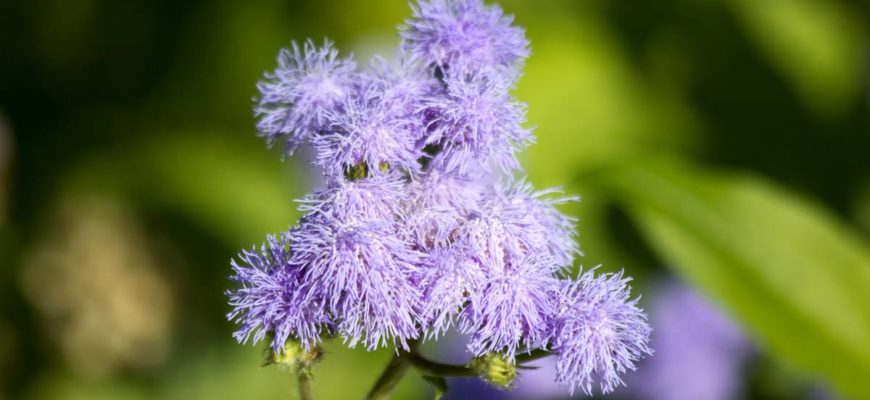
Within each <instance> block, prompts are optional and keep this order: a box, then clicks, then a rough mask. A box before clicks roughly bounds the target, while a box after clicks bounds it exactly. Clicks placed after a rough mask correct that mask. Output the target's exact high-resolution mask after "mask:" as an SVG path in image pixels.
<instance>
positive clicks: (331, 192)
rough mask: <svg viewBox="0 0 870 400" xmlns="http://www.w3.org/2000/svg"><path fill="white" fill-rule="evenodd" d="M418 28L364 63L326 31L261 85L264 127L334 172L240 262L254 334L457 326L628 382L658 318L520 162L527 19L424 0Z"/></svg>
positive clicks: (357, 335) (275, 339)
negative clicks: (588, 263) (518, 88)
mask: <svg viewBox="0 0 870 400" xmlns="http://www.w3.org/2000/svg"><path fill="white" fill-rule="evenodd" d="M400 32H401V37H402V45H401V48H400V53H401V54H402V57H400V60H399V61H397V62H392V63H391V62H388V61H385V60H383V59H380V58H376V59H375V60H373V61H372V62H371V63H370V67H369V68H367V69H365V70H364V71H359V70H358V69H357V68H356V64H355V63H354V62H353V61H352V60H351V59H350V58H341V57H339V56H338V53H337V51H336V50H335V49H334V48H333V46H332V44H331V43H330V42H325V43H324V44H323V45H322V46H319V47H318V46H317V45H315V44H314V43H312V42H310V41H309V42H306V43H305V44H304V45H302V46H299V45H294V46H293V49H292V50H290V51H288V50H284V51H282V52H281V53H280V54H279V56H278V68H277V69H276V70H275V71H273V72H271V73H267V74H266V77H265V80H263V81H262V82H261V83H260V84H259V85H258V88H259V90H260V93H261V95H260V97H259V99H258V100H257V104H256V107H255V112H256V114H257V116H258V124H257V128H258V131H259V134H260V135H261V136H262V137H263V138H264V139H265V140H266V141H267V143H268V144H270V145H271V144H274V143H275V142H278V141H283V142H285V143H286V148H285V150H286V153H287V154H292V153H293V151H294V150H295V149H296V148H298V147H299V146H302V145H307V146H310V147H311V148H313V151H314V154H315V157H314V159H313V164H314V165H315V166H317V167H319V169H320V170H321V171H322V173H323V175H324V178H325V182H326V184H325V188H323V189H321V190H318V191H316V192H315V193H313V194H311V195H309V196H307V197H305V198H304V199H302V200H300V204H301V206H300V210H301V211H303V212H304V213H305V215H304V216H303V217H302V219H301V221H300V222H299V224H298V225H297V226H295V227H293V228H291V229H290V230H289V231H288V232H286V233H283V234H281V235H279V236H274V237H269V238H268V239H267V241H266V243H265V244H264V245H263V246H262V248H261V249H260V251H256V249H254V250H252V251H250V252H243V253H242V254H241V256H240V260H239V261H238V262H234V263H233V269H234V272H235V274H234V275H233V277H232V279H233V280H235V281H237V282H238V283H239V285H240V287H239V288H237V289H234V290H231V291H229V293H228V295H229V298H230V304H231V306H233V311H232V312H231V313H230V314H229V318H230V319H232V320H234V321H236V322H238V323H239V324H240V325H241V328H240V329H239V330H238V331H237V332H236V334H235V336H236V338H237V339H238V340H239V341H240V342H245V341H247V340H249V339H251V338H252V339H253V341H254V342H256V341H259V340H261V339H263V338H265V337H266V336H267V335H268V336H269V337H270V338H271V341H272V343H271V344H272V347H273V349H274V351H276V352H280V351H281V350H282V349H283V347H284V344H285V342H286V341H287V340H288V339H292V340H294V341H298V342H300V343H301V344H302V346H303V347H305V348H306V349H307V348H310V347H312V346H315V345H316V344H317V343H318V342H319V341H320V340H322V338H324V337H330V336H337V337H341V338H342V339H343V340H344V341H345V343H347V344H348V345H349V346H351V347H353V346H356V345H358V344H359V345H362V346H364V347H365V348H367V349H369V350H374V349H377V348H381V347H385V346H396V347H397V348H404V349H408V348H409V343H410V342H411V341H413V340H419V339H433V338H437V337H439V336H440V335H442V334H443V333H444V332H446V331H447V330H449V329H451V328H453V329H457V330H459V331H460V332H463V333H465V334H468V335H469V337H470V341H469V343H468V350H469V352H471V353H473V354H474V355H475V356H484V355H486V354H491V353H498V354H500V355H501V356H502V357H504V358H505V359H507V360H510V362H513V360H514V357H515V356H516V355H517V354H520V353H524V352H531V351H532V350H535V349H546V350H549V351H553V352H554V353H556V354H558V355H559V357H560V358H559V372H558V377H557V379H558V381H560V382H561V383H564V384H565V385H566V386H569V387H570V388H571V390H574V389H575V388H581V389H582V390H584V391H585V392H587V393H588V392H591V384H592V381H593V380H594V379H600V380H601V388H602V390H603V391H605V392H606V391H610V390H612V389H613V388H614V387H615V386H616V385H618V384H620V383H621V382H622V380H621V378H620V376H619V374H620V373H622V372H624V371H625V370H626V369H633V368H634V364H635V362H636V361H637V360H638V359H639V358H640V357H642V356H643V355H644V354H649V353H650V350H649V348H648V347H647V341H648V336H649V332H650V330H649V327H648V325H647V323H646V320H645V316H644V314H643V313H642V311H641V310H640V309H639V308H638V307H637V305H636V302H635V301H634V300H631V299H630V298H629V288H628V286H627V285H626V282H627V279H624V278H623V277H622V275H621V274H616V275H612V274H599V275H597V276H596V275H594V274H593V272H592V271H587V272H586V273H584V274H582V275H581V276H580V278H579V279H576V280H571V279H568V278H566V276H567V275H568V274H567V269H568V268H570V267H571V265H572V263H573V259H574V256H575V255H577V254H578V253H579V250H578V247H577V244H576V243H577V242H576V240H575V237H574V236H575V232H576V229H575V226H574V220H573V219H571V218H568V217H566V216H564V215H562V214H561V213H560V212H559V211H558V210H557V208H556V207H557V206H558V205H559V204H561V203H564V202H570V201H573V200H574V198H571V197H560V196H559V195H558V191H557V190H553V189H550V190H544V191H536V190H534V189H533V188H532V186H531V185H530V184H528V183H526V182H525V180H524V179H519V180H517V179H515V176H516V175H521V173H522V171H521V167H520V164H519V163H518V161H517V158H516V154H517V152H519V151H520V150H522V149H523V148H525V147H526V146H527V145H529V144H530V143H531V142H532V141H533V136H532V134H531V130H530V129H528V128H525V127H523V124H524V123H525V106H524V105H523V104H522V103H519V102H518V101H516V100H515V99H514V98H513V97H512V95H511V89H512V88H513V87H514V85H515V83H516V80H517V79H518V78H519V77H520V75H521V72H520V68H521V66H522V63H523V61H524V59H525V58H526V57H527V56H528V54H529V48H528V42H527V40H526V39H525V36H524V32H523V30H522V29H521V28H518V27H515V26H513V25H512V18H511V17H509V16H506V15H504V14H503V13H502V11H501V9H499V8H497V7H495V6H487V5H485V4H483V2H482V1H481V0H429V1H425V0H422V1H420V2H419V3H418V4H417V6H416V7H414V9H413V16H412V18H411V19H409V20H408V21H407V23H406V25H405V26H404V27H402V28H401V30H400Z"/></svg>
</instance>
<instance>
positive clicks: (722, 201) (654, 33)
mask: <svg viewBox="0 0 870 400" xmlns="http://www.w3.org/2000/svg"><path fill="white" fill-rule="evenodd" d="M501 3H502V5H503V6H504V8H505V9H506V10H507V11H508V12H509V13H513V14H515V16H516V21H517V23H518V24H520V25H522V26H525V27H526V29H527V35H528V37H529V39H530V40H531V43H532V51H533V54H532V57H531V58H530V59H529V61H528V63H527V67H526V73H525V76H524V78H523V79H522V80H521V81H520V84H519V87H518V89H517V91H516V94H517V96H518V97H519V98H520V100H522V101H524V102H527V103H528V104H529V121H530V124H531V125H534V126H536V130H535V132H536V135H537V138H538V142H537V144H535V145H534V146H532V147H531V148H529V149H528V150H526V151H525V152H524V153H523V155H522V158H523V161H524V164H525V166H526V168H527V170H528V173H529V175H530V177H531V180H532V181H533V182H534V183H535V184H536V185H538V187H545V186H551V185H563V186H564V187H565V188H566V191H567V192H569V193H572V194H579V195H581V196H582V197H583V201H582V202H581V203H579V204H577V205H572V206H570V207H568V208H566V209H565V211H566V212H567V213H570V214H572V215H575V216H579V218H580V222H579V227H580V232H581V234H580V242H581V245H582V247H583V250H584V252H585V254H586V255H585V257H583V258H582V259H581V260H580V261H579V262H578V264H582V265H584V266H594V265H597V264H604V265H605V266H606V267H605V268H607V269H617V268H620V267H624V268H626V270H627V271H628V273H629V274H630V275H632V276H634V277H635V278H636V280H635V293H639V294H644V295H645V291H646V289H647V288H649V287H652V286H653V285H654V284H655V283H656V282H657V281H660V280H661V279H666V278H665V277H666V276H668V275H670V274H676V275H679V276H680V277H681V278H682V279H683V280H685V281H687V282H689V283H691V284H692V285H693V286H695V287H697V288H698V290H699V291H701V292H702V293H704V294H705V295H706V296H708V297H709V298H710V299H712V300H713V301H714V302H716V303H717V304H720V305H721V306H722V307H723V309H724V310H726V312H727V313H728V314H729V315H731V316H732V317H733V318H735V319H736V320H737V321H739V322H740V323H741V324H742V326H743V327H744V329H745V330H746V331H747V332H748V333H749V334H750V335H751V336H752V338H753V340H754V341H755V342H756V343H758V345H759V347H760V348H761V349H762V350H761V354H762V355H761V356H760V359H759V361H757V362H756V363H755V366H753V367H752V368H748V369H747V372H746V374H745V375H746V379H747V382H749V384H748V385H747V387H748V392H747V396H748V397H750V398H763V399H791V398H800V396H803V395H804V394H805V393H804V392H803V389H801V388H805V387H806V386H805V383H806V382H821V383H822V384H824V385H826V386H827V387H831V388H833V389H832V390H833V391H835V392H837V393H840V395H841V396H843V397H844V398H866V397H870V379H867V377H870V241H868V238H870V121H868V116H870V104H868V96H870V86H868V83H870V26H868V21H870V18H868V15H870V13H868V11H870V3H868V2H866V1H854V2H852V1H846V0H659V1H655V2H644V1H636V0H609V1H605V0H584V1H568V0H564V1H556V0H548V1H536V2H531V1H521V0H504V1H502V2H501ZM409 14H410V11H409V9H408V7H407V4H405V3H404V2H403V1H393V0H390V1H386V0H377V1H373V0H368V1H362V0H358V1H351V0H341V1H329V2H326V1H314V0H311V1H295V0H257V1H246V2H240V1H226V0H219V1H199V0H192V1H173V0H156V1H110V0H29V1H14V0H13V1H11V2H10V1H9V0H6V1H3V2H0V310H2V313H0V399H7V398H8V399H12V398H22V399H146V398H148V399H151V398H159V399H282V398H291V396H292V395H293V386H292V382H291V379H290V378H289V377H288V376H287V374H286V373H285V372H282V371H280V370H277V369H276V368H260V367H259V365H260V364H261V362H262V354H261V351H262V349H261V348H260V347H258V348H255V347H251V346H240V345H237V344H235V343H234V342H233V340H232V338H231V336H230V333H231V332H232V330H233V327H232V325H231V324H230V323H228V322H227V321H226V320H225V318H224V314H225V313H226V312H227V311H229V310H228V306H227V305H226V301H225V297H224V295H223V291H224V290H226V289H227V288H229V287H230V283H229V282H228V281H227V279H226V277H227V275H228V273H229V260H230V258H231V257H233V255H234V254H235V253H236V252H237V251H238V250H239V249H241V248H245V247H250V246H252V245H253V244H255V243H258V242H259V241H261V240H262V238H263V237H264V235H265V234H266V233H271V232H278V231H281V230H283V229H286V228H287V227H288V226H289V225H291V224H293V223H294V222H295V220H296V219H297V218H298V216H299V215H298V212H297V211H296V210H295V205H294V203H293V201H292V200H293V199H294V198H298V197H300V196H301V195H303V194H305V193H306V192H308V191H309V190H310V188H311V186H312V185H313V184H314V182H313V181H314V180H315V177H314V175H313V173H312V172H311V171H310V170H309V168H308V167H307V166H306V165H305V164H304V163H302V162H300V161H299V160H297V159H289V160H285V161H283V162H282V160H281V157H280V154H279V152H278V151H267V150H266V149H265V148H264V145H263V143H262V142H261V141H260V140H259V139H258V138H256V137H255V132H254V129H253V116H252V112H251V106H252V101H251V99H252V98H253V97H254V96H255V95H256V90H255V83H256V82H257V81H258V80H259V79H260V77H261V75H262V73H263V72H264V71H266V70H271V69H273V68H274V66H275V55H276V54H277V51H278V49H279V48H281V47H285V46H288V45H289V43H290V41H291V40H303V39H304V38H306V37H312V38H315V39H318V40H319V39H321V38H323V37H327V36H328V37H329V38H331V39H333V40H335V41H336V42H337V45H338V47H339V48H340V49H343V50H344V51H346V52H353V53H354V54H355V55H356V56H357V59H358V60H365V59H367V58H368V56H369V55H371V54H374V53H387V54H389V53H391V52H392V51H393V49H394V47H395V45H396V44H397V42H398V38H397V36H396V33H395V27H396V26H397V25H399V24H400V23H401V22H402V20H403V19H404V18H406V17H407V16H408V15H409ZM363 62H364V61H363ZM326 351H327V354H326V358H325V361H324V362H323V363H322V365H321V366H319V367H318V368H317V370H316V376H317V385H316V392H317V394H318V398H321V399H346V398H361V397H362V394H363V393H365V391H366V389H367V388H368V387H369V386H370V385H371V384H372V383H373V382H374V380H375V378H376V376H377V374H378V371H379V370H380V369H381V368H382V366H383V365H384V364H385V363H386V361H387V359H388V358H389V356H390V352H389V351H382V352H377V353H366V352H365V351H363V350H357V351H348V350H345V349H343V348H342V346H341V344H340V343H332V344H330V345H328V346H327V349H326ZM428 390H429V389H427V388H426V386H425V384H424V382H423V381H422V379H420V377H419V376H418V375H416V374H411V375H410V376H409V378H408V379H406V380H405V381H404V382H403V383H402V385H401V386H400V388H399V392H398V393H397V396H396V398H401V399H416V398H425V396H429V394H428V393H429V392H428Z"/></svg>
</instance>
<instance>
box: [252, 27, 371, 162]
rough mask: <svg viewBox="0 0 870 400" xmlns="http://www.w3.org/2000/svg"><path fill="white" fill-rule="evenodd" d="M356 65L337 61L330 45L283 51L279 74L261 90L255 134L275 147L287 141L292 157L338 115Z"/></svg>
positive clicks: (268, 79) (267, 78)
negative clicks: (330, 116) (330, 119)
mask: <svg viewBox="0 0 870 400" xmlns="http://www.w3.org/2000/svg"><path fill="white" fill-rule="evenodd" d="M355 69H356V64H355V63H354V62H353V61H351V60H350V59H340V58H338V52H337V51H336V50H335V49H333V47H332V43H331V42H329V41H325V42H324V43H323V47H320V48H318V47H316V46H315V44H314V43H313V42H311V41H307V42H305V44H304V45H303V46H302V48H300V46H299V45H298V44H296V43H295V42H294V43H293V47H292V50H288V49H282V50H281V52H280V53H279V54H278V68H276V69H275V71H273V72H271V73H266V74H265V79H264V80H263V81H261V82H260V83H258V84H257V89H259V91H260V98H259V99H257V104H256V106H255V107H254V112H255V113H256V115H257V116H258V117H259V120H258V121H257V131H258V132H259V133H258V134H259V136H261V137H263V138H265V139H266V142H267V143H268V144H269V145H270V146H271V145H272V144H273V143H274V142H275V141H276V140H278V139H279V138H281V137H286V140H287V146H286V151H287V152H288V153H290V154H292V153H293V150H295V149H296V147H298V146H299V145H300V144H302V143H304V142H305V141H307V140H309V139H310V138H311V137H312V136H314V135H315V134H317V133H318V132H320V131H322V130H323V129H324V128H325V127H326V124H327V115H329V114H330V113H333V112H335V111H337V109H338V108H339V107H340V106H341V102H342V100H343V99H344V98H345V97H346V96H347V95H348V94H349V93H350V92H351V91H352V89H353V85H354V81H355V80H356V73H355V72H354V70H355Z"/></svg>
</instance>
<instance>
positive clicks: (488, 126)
mask: <svg viewBox="0 0 870 400" xmlns="http://www.w3.org/2000/svg"><path fill="white" fill-rule="evenodd" d="M444 83H445V85H446V92H445V93H444V94H443V95H437V96H432V97H430V98H429V99H427V101H426V103H425V106H426V108H427V113H428V114H429V115H430V118H431V119H432V120H431V121H430V122H429V132H430V133H429V137H428V139H427V142H428V143H430V144H433V145H436V146H438V147H439V148H440V149H441V153H440V154H438V155H437V156H436V157H435V158H434V159H433V160H432V163H433V164H434V165H436V166H437V167H438V168H441V169H443V170H447V171H450V170H454V169H458V170H459V171H460V172H466V171H470V170H472V169H474V168H476V167H480V166H481V165H483V166H485V165H486V164H488V163H493V164H494V165H496V166H498V167H499V168H501V169H502V170H504V171H510V170H513V169H518V168H519V167H520V165H519V163H518V162H517V159H516V155H515V153H516V152H517V151H518V150H521V149H522V148H524V147H526V146H527V145H529V144H530V143H532V142H533V141H534V138H533V136H532V134H531V130H529V129H526V128H523V126H522V124H523V123H524V122H525V114H526V111H525V104H522V103H519V102H517V101H515V100H513V99H512V98H511V96H510V88H511V83H510V82H509V81H507V80H506V79H504V78H502V77H500V76H499V75H497V74H494V73H492V72H491V71H486V70H481V71H479V72H475V73H473V74H453V73H450V74H447V75H446V76H445V77H444Z"/></svg>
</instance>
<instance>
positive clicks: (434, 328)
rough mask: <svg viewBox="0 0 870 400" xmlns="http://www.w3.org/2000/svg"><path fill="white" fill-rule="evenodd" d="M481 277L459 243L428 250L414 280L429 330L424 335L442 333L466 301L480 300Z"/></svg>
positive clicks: (434, 335)
mask: <svg viewBox="0 0 870 400" xmlns="http://www.w3.org/2000/svg"><path fill="white" fill-rule="evenodd" d="M485 278H486V277H485V275H484V273H483V271H482V270H481V269H480V266H479V265H477V264H476V263H475V262H473V261H472V260H471V259H470V258H469V257H468V255H467V254H466V252H465V251H464V249H463V248H462V247H461V246H458V245H457V246H452V247H449V248H437V249H434V250H432V251H430V252H429V255H428V257H427V259H426V262H425V263H424V265H423V267H422V268H421V270H420V276H419V279H418V281H419V282H420V287H422V288H423V308H422V315H423V321H424V326H425V327H426V328H428V329H430V330H429V331H428V334H427V336H429V337H437V336H440V335H443V334H444V333H445V332H446V331H447V330H448V329H450V327H451V326H452V325H453V322H454V318H455V317H456V315H457V314H458V313H459V311H460V310H461V309H462V307H464V306H465V305H466V303H468V302H473V303H476V302H478V301H480V297H479V292H480V289H481V288H482V286H483V283H484V281H485Z"/></svg>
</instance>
